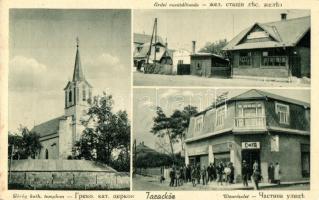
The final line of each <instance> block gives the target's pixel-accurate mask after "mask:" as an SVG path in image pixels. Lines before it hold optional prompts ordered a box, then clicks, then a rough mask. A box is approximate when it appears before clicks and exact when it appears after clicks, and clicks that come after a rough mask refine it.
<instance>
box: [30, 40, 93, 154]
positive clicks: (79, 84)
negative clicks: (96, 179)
mask: <svg viewBox="0 0 319 200" xmlns="http://www.w3.org/2000/svg"><path fill="white" fill-rule="evenodd" d="M64 93H65V107H64V115H62V116H59V117H57V118H54V119H51V120H49V121H46V122H43V123H41V124H38V125H36V126H34V128H33V129H32V131H34V132H36V133H37V134H38V135H39V136H40V142H41V144H42V149H41V151H40V153H39V155H38V159H67V158H68V157H69V156H71V155H72V147H73V146H74V144H75V142H76V141H77V140H78V139H79V138H80V136H81V134H82V132H83V130H84V126H83V125H82V124H81V119H82V117H83V116H84V115H86V112H87V109H88V106H89V105H88V99H90V98H91V97H92V85H91V84H90V83H89V82H88V81H87V80H86V78H85V76H84V73H83V69H82V66H81V60H80V50H79V40H78V39H77V46H76V55H75V64H74V72H73V78H72V80H71V81H68V83H67V84H66V86H65V88H64Z"/></svg>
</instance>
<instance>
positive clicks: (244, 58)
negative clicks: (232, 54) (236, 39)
mask: <svg viewBox="0 0 319 200" xmlns="http://www.w3.org/2000/svg"><path fill="white" fill-rule="evenodd" d="M251 63H252V62H251V52H240V54H239V65H243V66H248V65H251Z"/></svg>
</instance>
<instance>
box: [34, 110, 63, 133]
mask: <svg viewBox="0 0 319 200" xmlns="http://www.w3.org/2000/svg"><path fill="white" fill-rule="evenodd" d="M64 118H65V116H64V115H63V116H60V117H57V118H54V119H51V120H49V121H46V122H43V123H41V124H38V125H36V126H34V127H33V128H32V129H31V131H33V132H36V133H37V134H38V135H39V136H40V137H44V136H47V135H52V134H55V133H58V131H59V125H60V120H61V119H64Z"/></svg>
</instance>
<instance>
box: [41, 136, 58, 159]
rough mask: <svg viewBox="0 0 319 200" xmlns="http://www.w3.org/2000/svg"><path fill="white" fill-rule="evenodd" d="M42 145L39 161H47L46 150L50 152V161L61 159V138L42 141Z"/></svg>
mask: <svg viewBox="0 0 319 200" xmlns="http://www.w3.org/2000/svg"><path fill="white" fill-rule="evenodd" d="M41 145H42V149H41V151H40V155H39V159H46V150H48V159H58V158H59V137H55V138H52V139H48V140H44V141H41Z"/></svg>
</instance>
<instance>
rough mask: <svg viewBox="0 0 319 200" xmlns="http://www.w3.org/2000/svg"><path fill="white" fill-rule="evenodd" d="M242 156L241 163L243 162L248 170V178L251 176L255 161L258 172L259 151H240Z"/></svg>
mask: <svg viewBox="0 0 319 200" xmlns="http://www.w3.org/2000/svg"><path fill="white" fill-rule="evenodd" d="M241 156H242V162H243V161H244V160H245V161H246V163H247V165H248V169H249V177H250V176H251V175H252V174H253V165H254V162H255V161H257V163H258V166H259V171H260V150H259V149H258V150H257V149H254V150H251V149H249V150H242V152H241Z"/></svg>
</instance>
